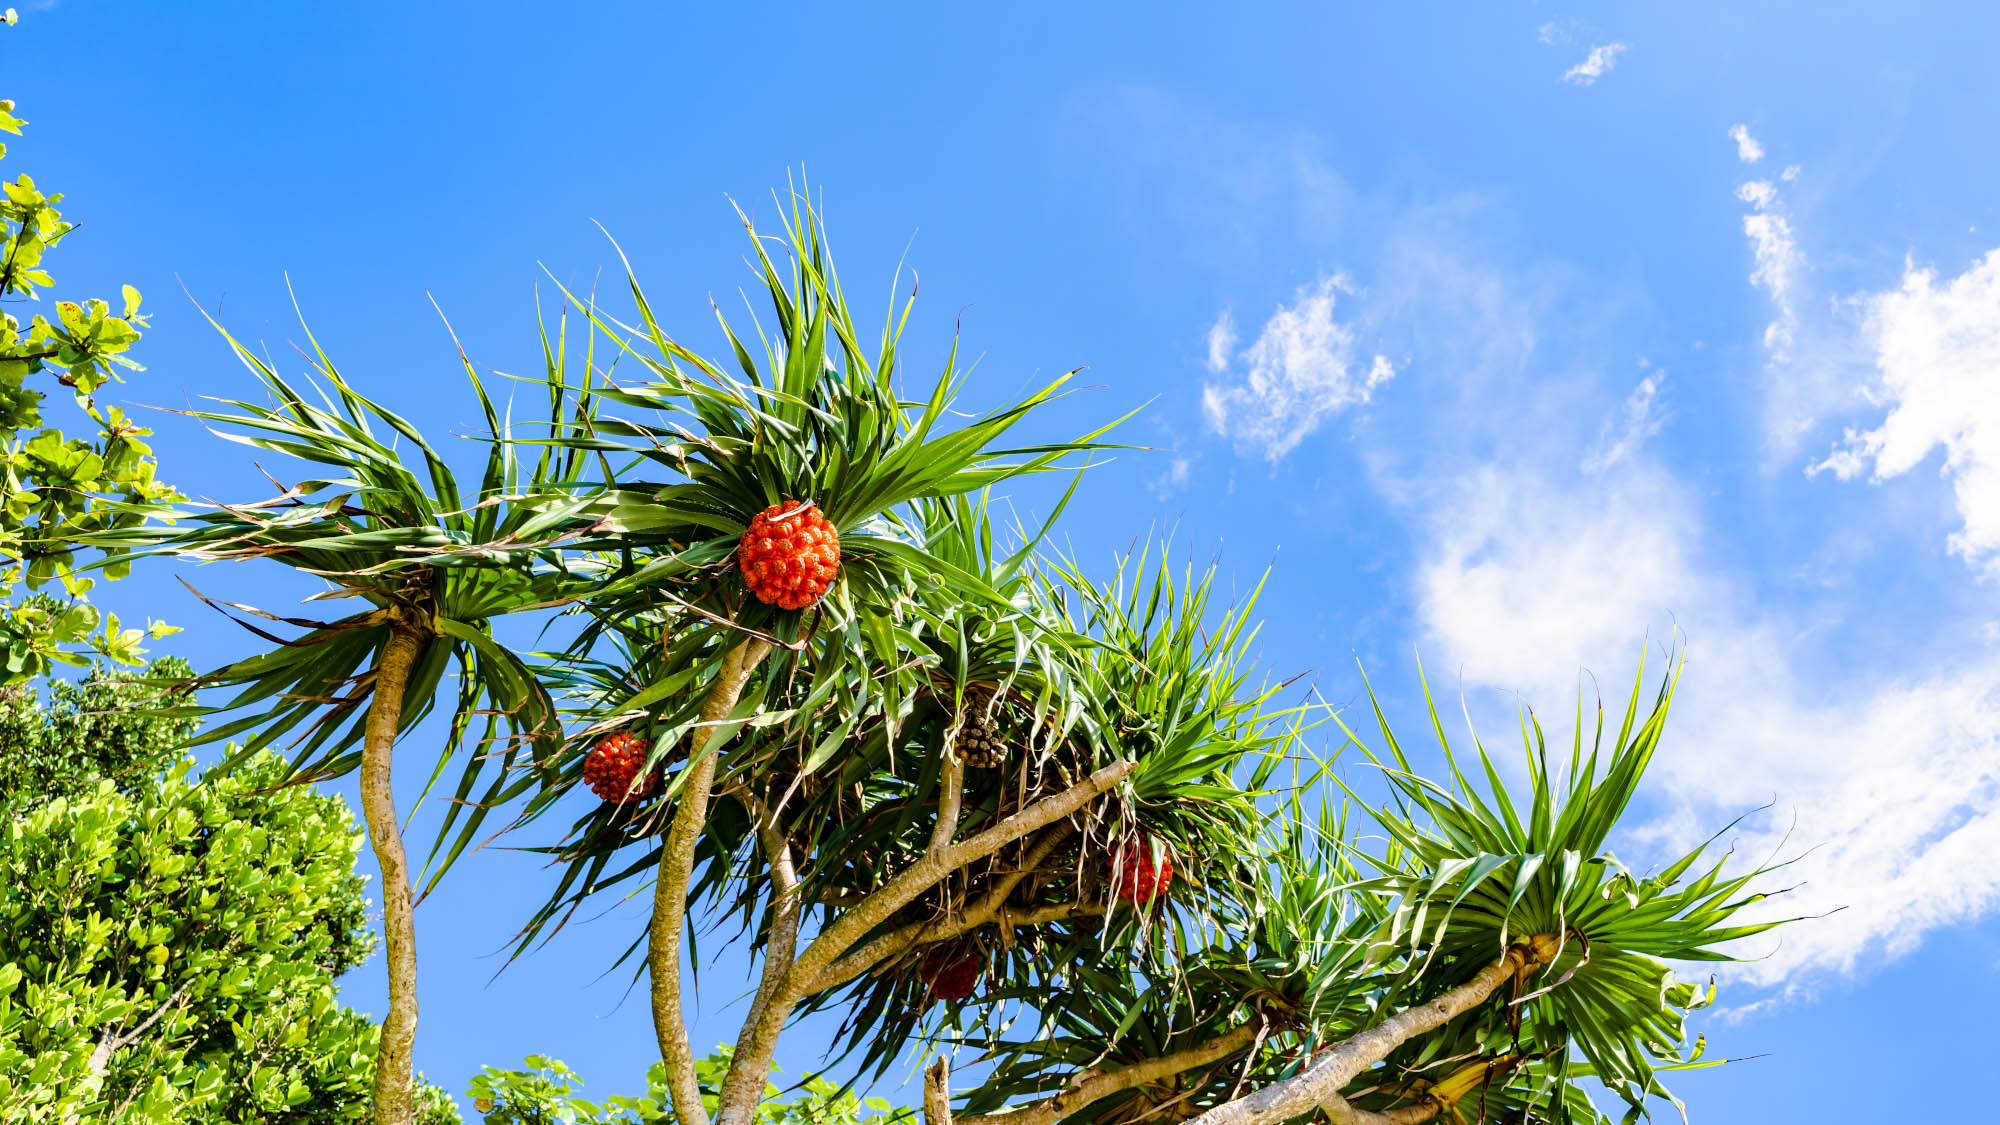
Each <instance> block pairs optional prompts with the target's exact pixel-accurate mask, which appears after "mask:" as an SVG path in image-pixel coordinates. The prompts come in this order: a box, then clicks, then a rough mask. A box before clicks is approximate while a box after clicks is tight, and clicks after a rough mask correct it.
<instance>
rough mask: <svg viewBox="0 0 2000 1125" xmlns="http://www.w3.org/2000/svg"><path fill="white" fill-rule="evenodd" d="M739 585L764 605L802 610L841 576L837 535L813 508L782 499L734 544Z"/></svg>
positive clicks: (814, 507) (765, 512) (815, 506)
mask: <svg viewBox="0 0 2000 1125" xmlns="http://www.w3.org/2000/svg"><path fill="white" fill-rule="evenodd" d="M736 563H737V565H738V566H740V567H742V568H743V584H744V585H746V586H748V587H750V592H751V593H752V594H755V595H756V596H757V600H758V601H760V602H763V603H764V604H765V605H775V606H779V607H781V608H783V609H804V608H805V607H807V606H809V605H811V604H813V603H814V602H816V601H818V600H819V599H820V597H821V596H822V595H824V594H825V593H826V591H827V588H828V587H829V586H832V585H833V579H834V576H835V575H838V574H839V573H840V532H838V531H835V530H834V527H833V524H832V523H830V522H828V520H827V518H826V517H825V516H824V515H821V514H820V510H819V506H818V505H816V504H811V503H806V504H800V503H799V502H797V501H795V500H786V501H785V502H783V503H781V504H773V505H771V506H770V507H768V508H766V509H764V510H763V511H761V512H758V513H757V517H756V518H755V519H753V520H751V521H750V526H749V527H747V528H745V529H744V530H743V538H742V539H741V540H739V541H738V542H737V545H736Z"/></svg>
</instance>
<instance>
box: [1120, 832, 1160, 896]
mask: <svg viewBox="0 0 2000 1125" xmlns="http://www.w3.org/2000/svg"><path fill="white" fill-rule="evenodd" d="M1111 878H1112V888H1111V889H1112V892H1113V893H1115V894H1116V895H1117V896H1118V897H1119V898H1122V899H1124V900H1125V901H1126V902H1129V903H1131V904H1133V905H1134V906H1144V905H1145V904H1147V903H1149V902H1151V901H1153V900H1154V899H1155V898H1158V897H1159V896H1161V895H1163V894H1166V893H1167V888H1168V887H1170V886H1172V885H1173V882H1174V860H1173V857H1172V856H1169V855H1168V854H1167V853H1166V850H1165V849H1161V851H1160V858H1159V862H1158V863H1157V864H1156V863H1154V861H1153V842H1152V841H1151V840H1149V839H1147V838H1146V837H1144V836H1134V837H1132V838H1130V839H1128V840H1126V841H1125V844H1124V846H1123V847H1121V848H1119V849H1118V854H1117V855H1116V856H1114V857H1112V866H1111Z"/></svg>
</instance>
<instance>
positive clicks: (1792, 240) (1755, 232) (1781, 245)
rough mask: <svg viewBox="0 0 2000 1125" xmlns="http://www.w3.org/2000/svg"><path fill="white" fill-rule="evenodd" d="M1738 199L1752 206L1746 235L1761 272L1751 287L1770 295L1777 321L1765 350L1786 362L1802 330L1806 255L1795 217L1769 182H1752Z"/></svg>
mask: <svg viewBox="0 0 2000 1125" xmlns="http://www.w3.org/2000/svg"><path fill="white" fill-rule="evenodd" d="M1736 198H1738V199H1741V200H1742V201H1743V202H1745V203H1748V204H1749V205H1750V208H1751V210H1750V213H1749V214H1747V215H1745V216H1743V233H1744V235H1745V236H1746V237H1748V238H1749V239H1750V246H1751V249H1752V250H1753V251H1754V253H1755V254H1756V259H1757V268H1756V269H1755V270H1754V271H1752V272H1751V274H1750V284H1752V285H1755V286H1757V287H1758V288H1760V289H1762V290H1764V291H1765V292H1766V293H1767V294H1769V295H1770V298H1771V304H1772V305H1773V307H1774V308H1775V309H1776V312H1777V317H1776V319H1774V320H1772V321H1771V323H1770V324H1769V325H1767V326H1765V329H1764V346H1765V348H1767V349H1769V350H1770V352H1771V353H1772V356H1773V358H1774V359H1775V360H1776V361H1778V362H1783V361H1784V360H1786V359H1787V358H1789V356H1790V352H1791V348H1792V344H1793V342H1794V339H1795V337H1796V334H1797V328H1798V306H1797V304H1796V296H1797V290H1798V285H1799V277H1800V274H1801V273H1802V272H1803V271H1804V269H1805V254H1804V253H1803V252H1802V251H1800V249H1799V241H1798V237H1797V235H1796V234H1794V233H1793V231H1792V220H1791V217H1790V216H1789V215H1788V214H1787V213H1786V211H1785V209H1784V206H1783V202H1782V201H1781V200H1780V199H1779V197H1778V189H1777V186H1776V185H1774V184H1773V183H1772V182H1771V181H1769V180H1751V181H1750V182H1748V183H1745V184H1742V185H1740V186H1738V187H1737V189H1736Z"/></svg>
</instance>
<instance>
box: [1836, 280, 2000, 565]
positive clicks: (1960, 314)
mask: <svg viewBox="0 0 2000 1125" xmlns="http://www.w3.org/2000/svg"><path fill="white" fill-rule="evenodd" d="M1864 304H1865V306H1866V307H1867V309H1868V328H1869V335H1870V337H1871V338H1872V339H1873V341H1874V343H1875V351H1876V367H1877V370H1878V372H1879V376H1880V378H1879V381H1878V382H1877V383H1876V384H1875V385H1874V386H1871V387H1868V388H1865V389H1864V390H1865V393H1866V394H1867V395H1868V397H1869V399H1870V400H1871V401H1873V402H1875V403H1877V404H1879V405H1882V406H1886V407H1887V408H1888V409H1887V412H1886V414H1885V415H1884V416H1883V417H1882V421H1881V424H1880V425H1878V426H1876V427H1874V428H1872V429H1866V430H1855V429H1849V430H1848V431H1847V432H1846V435H1845V436H1844V437H1843V438H1842V439H1841V441H1840V443H1839V444H1838V445H1837V446H1835V447H1834V449H1833V451H1832V453H1830V454H1829V455H1828V456H1827V457H1826V458H1825V459H1824V460H1822V461H1819V462H1818V463H1816V464H1814V465H1812V466H1811V467H1810V469H1809V470H1808V472H1810V473H1820V472H1831V473H1833V474H1834V475H1835V476H1837V477H1839V478H1840V479H1842V480H1851V479H1853V478H1854V477H1856V476H1860V475H1861V474H1863V473H1864V472H1866V473H1869V474H1871V478H1872V479H1873V480H1876V481H1882V480H1887V479H1888V478H1890V477H1895V476H1900V475H1902V474H1904V473H1907V472H1909V471H1910V470H1911V469H1914V468H1916V467H1917V466H1918V465H1919V464H1922V463H1923V462H1924V461H1925V460H1926V459H1928V458H1929V456H1930V454H1931V451H1932V450H1934V449H1942V450H1944V475H1945V476H1946V477H1947V478H1948V479H1949V480H1950V481H1951V486H1952V491H1953V494H1954V497H1955V499H1956V502H1957V505H1958V514H1959V516H1960V518H1961V519H1962V520H1963V526H1962V527H1961V528H1960V530H1959V531H1958V532H1957V533H1956V534H1954V535H1953V536H1952V538H1951V550H1952V551H1953V552H1954V553H1956V554H1958V555H1960V556H1963V557H1964V558H1965V560H1966V562H1967V563H1969V564H1971V565H1972V566H1974V567H1976V568H1978V569H1979V570H1981V571H1982V572H1983V573H1985V574H1986V575H1988V576H1990V577H2000V249H1995V250H1993V251H1991V252H1989V253H1988V254H1987V255H1986V256H1985V257H1984V258H1982V259H1980V260H1979V261H1977V262H1975V263H1974V264H1973V265H1972V266H1971V267H1970V268H1968V269H1967V270H1966V271H1965V272H1964V273H1962V274H1960V275H1958V276H1957V277H1954V278H1951V279H1949V280H1946V281H1943V282H1942V283H1941V282H1940V281H1939V279H1938V274H1937V271H1935V270H1933V269H1919V268H1917V267H1915V266H1908V267H1906V268H1905V270H1904V274H1903V280H1902V284H1901V286H1899V287H1898V288H1895V289H1891V290H1888V291H1887V292H1883V293H1878V294H1875V295H1873V296H1870V297H1867V298H1865V301H1864Z"/></svg>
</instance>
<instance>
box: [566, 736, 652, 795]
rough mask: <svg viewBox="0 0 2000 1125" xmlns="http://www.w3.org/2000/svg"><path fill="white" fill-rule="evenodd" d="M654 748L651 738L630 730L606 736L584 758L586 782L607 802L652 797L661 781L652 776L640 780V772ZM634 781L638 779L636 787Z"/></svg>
mask: <svg viewBox="0 0 2000 1125" xmlns="http://www.w3.org/2000/svg"><path fill="white" fill-rule="evenodd" d="M652 748H653V741H652V740H651V739H649V738H647V737H646V736H645V735H641V734H633V733H632V732H631V731H628V730H621V731H617V732H614V733H612V734H608V735H605V736H604V738H603V739H602V740H600V741H599V742H598V744H597V745H595V746H593V747H591V748H590V754H589V755H588V756H587V757H585V758H584V759H583V783H584V784H585V785H588V786H590V791H591V792H593V793H595V794H597V795H598V797H600V798H602V799H603V800H606V801H636V800H638V799H639V798H641V797H644V796H646V795H648V794H650V793H651V792H652V791H653V785H654V783H655V782H657V781H658V779H657V778H655V777H654V776H653V775H652V774H650V773H649V774H646V775H645V776H643V777H640V775H639V771H640V770H642V769H644V768H645V766H646V752H647V751H649V750H651V749H652ZM633 778H638V782H637V783H636V784H634V782H633Z"/></svg>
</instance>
